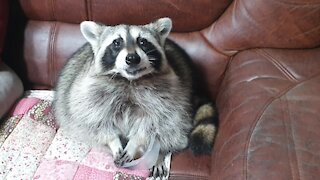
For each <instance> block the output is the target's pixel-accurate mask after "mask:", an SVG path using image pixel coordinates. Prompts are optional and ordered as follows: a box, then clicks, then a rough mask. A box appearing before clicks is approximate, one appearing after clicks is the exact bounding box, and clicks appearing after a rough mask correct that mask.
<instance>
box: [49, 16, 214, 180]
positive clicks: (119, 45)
mask: <svg viewBox="0 0 320 180" xmlns="http://www.w3.org/2000/svg"><path fill="white" fill-rule="evenodd" d="M171 28H172V21H171V19H170V18H161V19H158V20H157V21H155V22H152V23H150V24H146V25H124V24H121V25H117V26H107V25H103V24H99V23H96V22H92V21H84V22H82V23H81V24H80V29H81V32H82V34H83V36H84V37H85V39H86V40H87V41H88V43H86V44H85V45H84V46H83V47H81V48H80V49H79V50H78V51H77V52H76V53H75V54H74V55H73V56H72V57H71V58H70V59H69V60H68V62H67V64H66V65H65V66H64V68H63V70H62V71H61V74H60V76H59V78H58V82H57V85H56V94H55V99H54V102H53V107H54V113H55V115H56V118H57V121H58V124H59V125H60V127H61V128H63V129H65V130H66V131H67V132H68V133H70V134H72V135H73V136H75V137H77V138H81V139H82V138H83V139H85V140H86V141H87V142H90V143H92V144H93V145H103V146H107V147H109V148H110V150H111V152H112V155H113V158H114V162H115V164H116V165H117V166H122V165H123V164H124V163H126V162H130V161H132V160H133V159H134V158H135V156H136V154H137V153H138V151H139V148H142V149H143V148H144V149H145V148H146V147H147V146H148V144H149V142H150V139H151V137H155V138H156V139H157V140H158V142H159V143H160V155H159V158H158V161H157V164H156V165H155V166H154V167H153V168H152V173H151V176H152V177H164V176H166V175H167V173H168V171H167V169H166V168H165V166H164V157H165V155H166V154H168V153H170V152H177V151H180V150H183V149H185V148H186V147H188V145H189V146H190V147H191V149H192V150H193V151H194V152H195V153H208V152H211V147H212V143H213V139H214V135H215V125H214V124H213V122H214V121H213V119H214V118H215V117H216V114H215V111H214V108H213V106H212V105H211V104H206V103H201V104H202V105H195V103H194V102H195V101H197V100H195V99H196V98H195V97H196V91H195V90H194V89H196V87H197V85H195V84H194V83H195V82H196V80H195V77H196V76H195V75H194V71H195V70H194V68H193V65H192V62H191V60H190V58H189V57H188V55H187V54H186V53H185V52H184V51H183V50H182V49H181V48H180V47H179V46H178V45H177V44H175V43H174V42H173V41H171V40H169V39H168V38H167V37H168V35H169V33H170V31H171ZM197 99H199V98H197ZM202 102H204V101H202ZM198 104H199V103H198ZM195 109H198V111H196V110H195ZM194 119H195V120H194ZM189 139H190V142H189Z"/></svg>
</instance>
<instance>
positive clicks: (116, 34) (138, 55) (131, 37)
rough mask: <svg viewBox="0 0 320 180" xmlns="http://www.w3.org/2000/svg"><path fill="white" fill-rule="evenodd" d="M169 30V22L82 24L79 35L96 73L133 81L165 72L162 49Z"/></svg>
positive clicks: (163, 19)
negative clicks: (88, 46)
mask: <svg viewBox="0 0 320 180" xmlns="http://www.w3.org/2000/svg"><path fill="white" fill-rule="evenodd" d="M171 27H172V23H171V20H170V19H169V18H162V19H159V20H157V21H155V22H153V23H150V24H147V25H143V26H133V25H132V26H131V25H118V26H105V25H101V24H97V23H95V22H92V21H84V22H82V23H81V32H82V34H83V36H84V37H85V38H86V39H87V41H88V42H89V43H90V44H91V46H92V49H93V52H94V56H95V63H94V66H95V68H96V70H97V71H98V72H99V73H101V74H103V75H110V76H113V75H120V76H122V77H124V78H126V79H128V80H135V79H138V78H140V77H143V76H145V75H148V74H153V73H159V72H162V71H164V70H165V69H166V67H167V60H166V57H165V53H164V50H163V47H164V42H165V39H166V38H167V36H168V34H169V33H170V30H171Z"/></svg>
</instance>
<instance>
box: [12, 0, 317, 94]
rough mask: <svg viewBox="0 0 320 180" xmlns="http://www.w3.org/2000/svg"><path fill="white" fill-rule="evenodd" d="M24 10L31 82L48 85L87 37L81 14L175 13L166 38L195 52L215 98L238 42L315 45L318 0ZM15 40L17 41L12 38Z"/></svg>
mask: <svg viewBox="0 0 320 180" xmlns="http://www.w3.org/2000/svg"><path fill="white" fill-rule="evenodd" d="M19 2H20V5H21V8H22V10H23V12H24V14H25V16H26V17H27V24H26V27H25V30H24V44H23V59H22V60H21V59H20V61H23V63H24V64H25V68H26V69H25V70H24V71H23V72H24V75H23V76H25V77H26V79H27V80H28V81H29V82H30V83H31V86H30V87H31V88H52V87H54V85H55V82H56V79H57V76H58V74H59V71H60V70H61V68H62V66H63V65H64V64H65V62H66V60H67V59H68V58H69V57H70V55H71V54H72V53H73V52H74V51H76V49H78V48H79V47H80V46H82V45H83V44H84V43H85V40H84V38H83V37H82V35H81V33H80V30H79V23H80V22H81V21H83V20H94V21H99V22H102V23H105V24H108V25H115V24H121V23H129V24H145V23H148V22H150V21H152V20H155V19H157V18H159V17H164V16H167V17H170V18H172V19H173V33H172V35H171V36H170V38H172V39H174V40H175V41H176V42H177V43H178V44H180V45H181V46H182V47H183V48H184V49H185V50H186V51H187V53H188V54H189V55H190V56H191V57H192V59H193V60H194V62H195V63H196V65H197V67H198V68H199V69H200V70H201V72H202V75H203V76H204V79H205V82H206V86H207V87H208V88H209V90H210V94H211V96H212V98H215V96H216V94H217V92H218V90H219V86H220V82H221V80H222V79H223V74H224V72H225V69H226V67H227V65H228V61H229V60H230V58H232V56H233V55H234V54H236V53H237V52H238V51H240V50H244V49H250V48H258V47H271V48H312V47H316V46H319V45H320V29H319V22H318V21H319V19H320V14H319V9H320V3H319V0H303V1H301V0H280V1H267V0H203V1H197V0H192V1H188V2H185V1H175V0H165V1H164V0H154V1H150V0H140V1H112V0H86V1H79V0H77V1H75V0H55V1H52V0H20V1H19ZM17 43H19V42H17Z"/></svg>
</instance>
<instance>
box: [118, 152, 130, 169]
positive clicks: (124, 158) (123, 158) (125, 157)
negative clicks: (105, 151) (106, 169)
mask: <svg viewBox="0 0 320 180" xmlns="http://www.w3.org/2000/svg"><path fill="white" fill-rule="evenodd" d="M132 160H133V157H132V156H130V155H129V154H128V153H127V151H126V150H124V151H122V152H119V153H118V154H117V156H116V158H115V160H114V164H115V165H116V166H118V167H121V166H123V164H124V163H127V162H131V161H132Z"/></svg>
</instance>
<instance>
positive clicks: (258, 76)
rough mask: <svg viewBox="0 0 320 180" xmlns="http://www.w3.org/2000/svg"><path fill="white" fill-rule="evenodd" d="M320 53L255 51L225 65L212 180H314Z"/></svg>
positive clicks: (319, 144)
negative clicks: (226, 67)
mask: <svg viewBox="0 0 320 180" xmlns="http://www.w3.org/2000/svg"><path fill="white" fill-rule="evenodd" d="M319 60H320V49H319V48H315V49H305V50H281V49H253V50H247V51H243V52H241V53H239V54H237V55H236V56H235V57H234V58H233V59H232V61H231V63H230V64H229V67H228V70H227V72H226V75H225V78H224V80H223V83H222V86H221V88H220V92H219V95H218V99H217V106H218V109H219V112H220V127H219V132H218V135H217V138H216V143H215V147H214V150H215V152H214V157H213V160H212V165H211V171H212V172H213V173H212V175H211V179H232V180H235V179H260V180H261V179H266V180H267V179H268V180H269V179H317V178H319V176H318V175H319V174H320V158H319V151H320V139H319V136H320V131H319V129H320V121H319V120H320V119H319V110H320V93H319V92H320V61H319Z"/></svg>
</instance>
